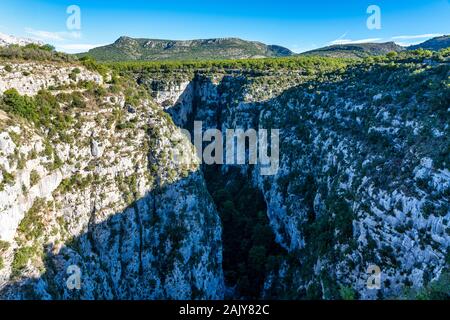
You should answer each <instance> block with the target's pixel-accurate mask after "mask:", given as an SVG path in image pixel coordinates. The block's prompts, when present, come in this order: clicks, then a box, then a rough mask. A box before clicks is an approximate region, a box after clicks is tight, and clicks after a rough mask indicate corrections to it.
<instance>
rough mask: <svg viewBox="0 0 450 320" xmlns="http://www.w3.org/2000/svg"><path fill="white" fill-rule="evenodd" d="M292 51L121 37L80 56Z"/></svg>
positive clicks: (223, 41) (211, 56)
mask: <svg viewBox="0 0 450 320" xmlns="http://www.w3.org/2000/svg"><path fill="white" fill-rule="evenodd" d="M292 54H293V53H292V51H290V50H289V49H287V48H284V47H280V46H275V45H265V44H263V43H260V42H255V41H245V40H242V39H238V38H217V39H204V40H187V41H174V40H155V39H134V38H129V37H121V38H119V39H118V40H117V41H116V42H114V43H113V44H110V45H107V46H104V47H98V48H95V49H92V50H90V51H89V52H87V53H83V54H80V55H79V56H92V57H93V58H95V59H97V60H99V61H130V60H144V61H156V60H216V59H245V58H266V57H284V56H290V55H292Z"/></svg>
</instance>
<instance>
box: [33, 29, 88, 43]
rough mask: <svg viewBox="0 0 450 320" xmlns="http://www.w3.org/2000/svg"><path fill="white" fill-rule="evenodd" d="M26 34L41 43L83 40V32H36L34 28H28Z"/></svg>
mask: <svg viewBox="0 0 450 320" xmlns="http://www.w3.org/2000/svg"><path fill="white" fill-rule="evenodd" d="M25 32H26V33H28V34H29V35H31V36H33V37H35V38H37V39H39V40H41V41H49V40H50V41H66V40H74V39H80V38H81V32H79V31H73V32H67V31H61V32H53V31H45V30H34V29H32V28H26V29H25Z"/></svg>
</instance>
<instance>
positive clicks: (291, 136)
mask: <svg viewBox="0 0 450 320" xmlns="http://www.w3.org/2000/svg"><path fill="white" fill-rule="evenodd" d="M428 65H430V64H428ZM432 65H433V67H428V66H426V65H425V64H423V62H421V61H418V62H417V64H415V65H414V66H412V67H411V66H408V68H409V69H407V68H406V67H403V66H401V67H398V69H397V70H396V71H392V70H389V68H388V67H383V66H380V67H373V68H372V69H369V71H367V72H365V73H361V72H359V71H358V70H357V69H351V70H350V71H348V72H347V74H345V75H344V76H343V77H342V79H340V80H339V81H336V80H333V81H330V82H323V83H320V82H319V83H316V82H313V81H311V82H308V83H306V84H301V85H300V86H299V87H293V86H294V85H295V84H296V83H301V82H302V80H301V76H297V77H296V76H292V75H291V76H289V77H279V78H278V79H277V80H276V81H275V83H272V86H271V87H270V88H269V89H267V87H266V83H267V81H269V79H270V80H272V78H270V77H268V76H262V77H252V76H245V77H244V76H242V75H233V74H228V75H227V74H225V75H218V74H215V75H202V74H201V73H198V74H197V75H196V76H195V77H193V78H192V81H191V83H190V85H188V86H187V85H186V81H185V80H183V87H194V88H195V90H194V92H195V94H194V98H193V99H188V100H184V99H182V98H181V97H182V96H183V92H181V90H178V88H179V87H180V85H179V84H174V83H173V81H174V80H172V79H165V80H164V79H160V78H156V79H153V80H152V75H148V79H147V83H148V87H149V88H152V84H153V89H155V88H157V87H161V86H162V87H164V84H165V90H164V92H172V93H175V92H177V93H178V94H177V96H175V97H172V100H173V101H178V102H177V103H175V104H174V105H173V107H172V108H171V107H170V106H169V107H167V109H168V110H169V112H170V113H171V114H173V117H174V118H175V119H178V120H179V121H178V122H177V124H179V125H181V126H185V127H187V128H190V127H191V126H192V123H189V122H187V123H186V122H184V121H181V122H180V119H185V118H186V117H185V114H187V113H189V112H191V110H192V112H193V114H191V115H190V116H188V117H187V118H188V119H190V121H192V120H198V121H203V125H204V126H205V127H206V128H219V129H221V130H222V132H225V130H226V129H227V128H236V127H239V128H243V129H248V128H258V127H259V128H266V129H270V128H274V129H275V128H279V129H281V130H282V138H281V151H280V153H281V159H280V170H279V171H278V173H277V174H276V175H275V176H268V177H263V176H261V175H260V174H259V170H257V168H252V167H247V166H244V167H242V166H240V167H239V168H240V169H241V170H242V171H243V172H247V173H248V172H251V173H252V176H253V182H254V185H255V186H257V187H258V188H259V189H260V190H261V191H262V192H263V194H264V196H265V200H266V202H267V207H268V212H267V214H268V216H269V218H270V221H271V225H272V229H273V231H274V232H275V234H276V237H277V241H278V242H279V243H280V244H281V245H282V246H283V247H285V248H286V249H287V250H289V252H290V253H291V255H292V256H293V257H295V260H296V261H297V263H295V264H293V263H292V261H293V260H290V261H291V262H287V261H286V262H285V264H282V265H281V267H280V268H279V270H274V272H273V274H272V276H270V277H268V279H267V283H266V292H265V293H263V294H264V295H265V297H273V298H278V297H281V296H286V292H291V293H292V292H295V294H294V295H293V296H292V295H291V296H290V297H291V298H295V297H304V296H305V295H306V296H310V297H311V298H325V299H333V298H339V297H340V295H342V292H341V293H340V292H339V291H340V290H344V289H345V288H350V290H353V291H354V292H356V295H355V296H357V297H360V298H363V299H374V298H377V297H380V295H381V296H382V297H387V298H393V297H400V296H402V295H403V294H404V292H405V290H407V289H408V288H412V289H413V290H414V289H418V288H422V287H423V286H424V285H426V284H427V283H428V282H429V281H430V280H436V279H438V278H439V277H440V275H441V273H442V272H443V271H444V270H446V268H448V256H449V245H450V207H449V202H448V195H449V192H450V171H449V169H448V168H449V164H450V159H449V149H448V146H449V139H448V137H449V136H450V135H449V125H450V124H449V123H448V120H447V119H448V112H449V111H450V109H448V102H449V100H448V89H447V91H445V89H442V90H444V91H439V90H438V91H432V90H431V89H430V91H429V92H421V93H420V94H418V93H416V92H417V89H416V86H420V83H421V82H422V81H427V79H432V80H431V81H432V82H433V83H435V86H436V87H439V86H443V87H442V88H444V87H445V80H446V77H447V76H448V75H449V67H448V64H446V63H438V62H434V63H433V64H432ZM420 72H423V74H421V75H420V76H418V74H419V73H420ZM179 76H180V75H179V73H177V77H179ZM378 77H386V78H388V79H389V80H388V82H387V83H383V84H380V83H378V82H377V80H375V79H378ZM218 79H219V80H218ZM155 82H156V83H158V86H156V87H155V85H154V84H155ZM161 82H162V83H163V84H161ZM405 84H406V87H405ZM289 87H292V88H291V89H289V90H286V91H285V92H282V93H281V94H280V89H281V91H282V89H283V88H285V89H286V88H289ZM188 92H189V97H191V95H192V94H191V90H190V89H189V90H188ZM154 94H157V93H154ZM405 94H407V95H409V96H408V97H407V98H406V97H405ZM430 97H436V99H435V100H433V99H434V98H430ZM418 101H420V106H421V107H420V110H419V109H417V107H416V106H417V104H418V103H419V102H418ZM413 110H415V111H413ZM177 114H179V115H183V117H179V116H178V115H177ZM439 115H440V116H439ZM427 128H428V129H427ZM431 128H432V129H431ZM223 170H225V171H226V170H227V166H223ZM371 266H372V267H373V266H375V267H379V268H380V270H381V272H382V273H381V289H380V290H373V289H371V288H369V287H368V286H367V281H368V279H369V276H370V274H369V273H368V269H369V267H371ZM447 270H448V269H447ZM447 272H448V271H447ZM343 288H344V289H343ZM269 292H272V295H271V294H270V293H269ZM273 292H276V295H273Z"/></svg>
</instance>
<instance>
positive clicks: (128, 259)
mask: <svg viewBox="0 0 450 320" xmlns="http://www.w3.org/2000/svg"><path fill="white" fill-rule="evenodd" d="M114 83H115V84H114V85H111V84H105V83H103V79H102V77H101V76H100V75H99V74H97V73H96V72H92V71H88V70H86V69H85V68H84V67H82V66H79V65H67V64H57V63H35V62H29V63H23V62H20V63H16V62H14V61H9V62H7V63H5V62H0V91H1V93H3V97H2V98H1V102H0V108H1V109H2V110H3V111H0V112H1V113H0V128H1V132H0V151H1V152H0V262H1V263H0V297H1V298H6V299H195V298H201V299H217V298H221V297H223V274H222V269H221V264H222V252H221V226H220V220H219V217H218V214H217V212H216V209H215V207H214V204H213V202H212V200H211V198H210V196H209V194H208V192H207V189H206V186H205V184H204V180H203V176H202V174H201V172H199V171H198V166H197V165H196V164H195V163H196V162H195V161H194V157H195V155H194V152H193V150H192V147H191V145H190V143H189V142H188V141H187V140H186V139H185V137H184V136H183V135H182V134H181V133H180V132H179V131H178V129H177V128H176V127H175V126H174V124H173V122H172V120H171V119H170V118H169V117H168V116H167V115H166V114H165V113H164V112H163V111H162V108H161V107H159V106H158V105H156V104H155V103H153V102H152V99H151V98H150V97H149V96H148V95H147V94H146V93H145V92H143V91H142V90H140V89H139V87H137V86H136V85H135V84H134V83H133V82H130V81H127V80H126V79H122V80H119V79H117V78H116V79H115V80H114ZM11 88H14V89H11ZM42 88H45V90H42ZM125 92H126V94H125ZM23 94H27V95H28V96H23ZM175 146H177V148H178V149H180V148H181V149H183V150H184V155H185V157H192V159H193V160H192V161H187V162H188V163H189V164H188V165H180V163H179V162H177V161H175V160H174V158H173V155H172V150H173V149H175ZM72 274H73V275H74V276H77V275H79V276H80V282H81V284H82V285H81V287H80V288H81V289H80V290H72V289H73V287H71V286H70V284H71V282H70V281H69V280H70V278H69V277H70V275H72ZM76 283H77V282H76V281H75V282H74V285H75V286H76Z"/></svg>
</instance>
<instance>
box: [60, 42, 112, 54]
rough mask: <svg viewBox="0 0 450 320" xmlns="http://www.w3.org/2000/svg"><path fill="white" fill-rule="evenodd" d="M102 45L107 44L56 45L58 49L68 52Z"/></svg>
mask: <svg viewBox="0 0 450 320" xmlns="http://www.w3.org/2000/svg"><path fill="white" fill-rule="evenodd" d="M102 46H105V44H88V43H74V44H63V45H58V46H56V49H57V50H59V51H64V52H67V53H80V52H85V51H89V50H91V49H93V48H97V47H102Z"/></svg>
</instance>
